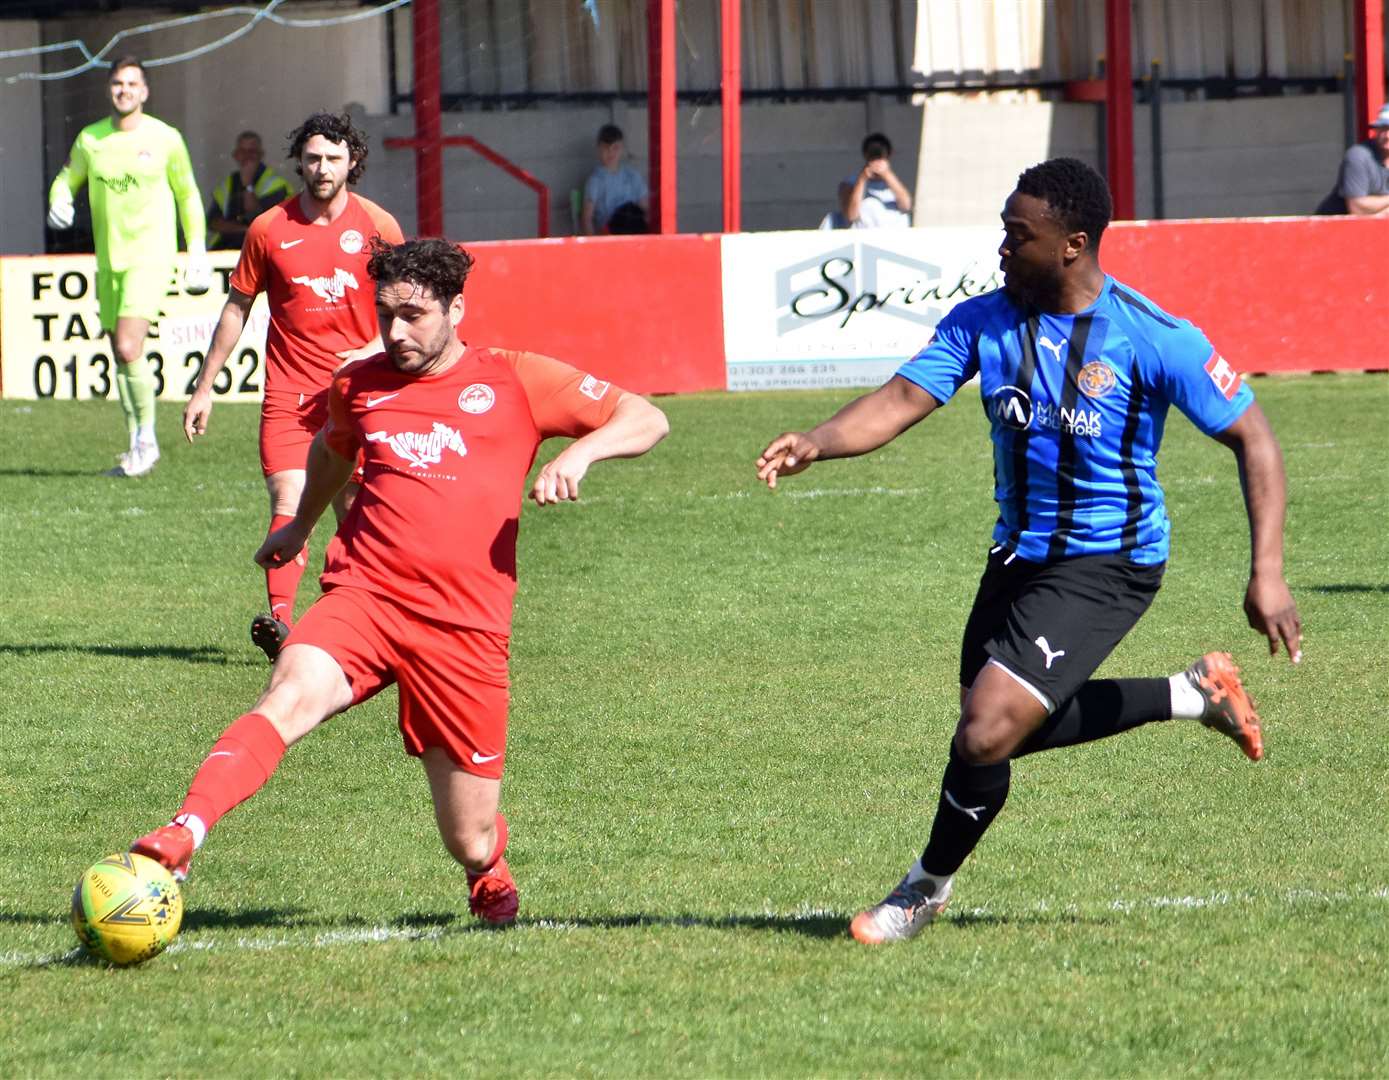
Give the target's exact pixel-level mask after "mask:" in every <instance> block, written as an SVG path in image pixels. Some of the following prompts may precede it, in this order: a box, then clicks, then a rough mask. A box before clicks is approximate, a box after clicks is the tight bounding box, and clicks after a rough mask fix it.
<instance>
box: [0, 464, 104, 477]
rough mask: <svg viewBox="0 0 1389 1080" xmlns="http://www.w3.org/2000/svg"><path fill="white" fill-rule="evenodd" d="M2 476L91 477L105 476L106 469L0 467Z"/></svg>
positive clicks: (0, 475)
mask: <svg viewBox="0 0 1389 1080" xmlns="http://www.w3.org/2000/svg"><path fill="white" fill-rule="evenodd" d="M3 476H24V477H36V478H37V477H42V478H43V479H50V478H52V477H59V476H91V477H98V476H100V477H105V476H106V470H105V469H96V468H93V469H38V468H32V467H31V468H27V469H0V477H3Z"/></svg>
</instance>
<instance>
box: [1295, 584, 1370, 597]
mask: <svg viewBox="0 0 1389 1080" xmlns="http://www.w3.org/2000/svg"><path fill="white" fill-rule="evenodd" d="M1305 588H1306V589H1307V591H1308V592H1318V593H1330V594H1331V595H1333V596H1335V595H1338V594H1340V593H1389V585H1360V584H1347V585H1307V586H1305Z"/></svg>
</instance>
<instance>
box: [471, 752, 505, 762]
mask: <svg viewBox="0 0 1389 1080" xmlns="http://www.w3.org/2000/svg"><path fill="white" fill-rule="evenodd" d="M501 756H502V755H501V754H488V755H487V756H486V757H483V756H482V755H481V754H479V753H478V752H477V751H476V750H474V751H473V764H474V765H486V764H487V763H488V762H489V761H496V760H497V758H499V757H501Z"/></svg>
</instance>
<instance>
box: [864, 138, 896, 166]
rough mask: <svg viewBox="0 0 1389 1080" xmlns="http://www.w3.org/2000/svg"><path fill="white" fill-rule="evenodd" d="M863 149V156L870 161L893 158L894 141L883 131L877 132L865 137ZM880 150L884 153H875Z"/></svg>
mask: <svg viewBox="0 0 1389 1080" xmlns="http://www.w3.org/2000/svg"><path fill="white" fill-rule="evenodd" d="M862 149H863V156H864V157H866V158H868V159H869V160H870V161H872V160H874V159H875V158H884V157H892V140H891V139H889V138H888V137H887V136H886V135H884V134H883V133H882V132H881V131H875V132H873V133H872V134H871V135H867V136H865V137H864V140H863V147H862ZM879 149H881V150H882V153H876V152H875V151H877V150H879Z"/></svg>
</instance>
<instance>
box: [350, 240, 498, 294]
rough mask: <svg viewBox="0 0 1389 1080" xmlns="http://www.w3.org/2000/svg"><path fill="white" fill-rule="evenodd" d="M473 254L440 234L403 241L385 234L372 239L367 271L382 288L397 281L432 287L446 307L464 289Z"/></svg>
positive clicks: (426, 287) (471, 266)
mask: <svg viewBox="0 0 1389 1080" xmlns="http://www.w3.org/2000/svg"><path fill="white" fill-rule="evenodd" d="M472 268H473V257H472V256H471V255H469V254H468V253H467V252H466V251H464V250H463V249H462V248H461V247H459V246H458V245H457V244H454V243H450V242H449V241H448V240H443V239H440V238H439V237H437V236H422V237H420V238H419V239H418V240H406V241H405V242H404V243H403V244H388V243H387V242H386V241H384V240H382V239H381V237H379V236H377V237H373V238H372V241H371V258H370V259H369V260H368V261H367V273H368V274H370V275H371V279H372V281H374V282H376V287H377V288H378V289H379V288H381V286H382V285H390V284H391V283H393V282H396V281H408V282H410V283H411V284H412V285H418V286H420V287H421V288H425V289H428V290H429V291H430V293H431V294H433V296H434V298H435V299H436V300H438V301H439V303H440V304H441V305H443V306H444V307H448V306H449V304H450V303H451V302H452V301H453V298H454V297H455V296H457V295H459V294H460V293H461V292H462V291H463V283H464V282H465V281H467V280H468V271H470V270H471V269H472Z"/></svg>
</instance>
